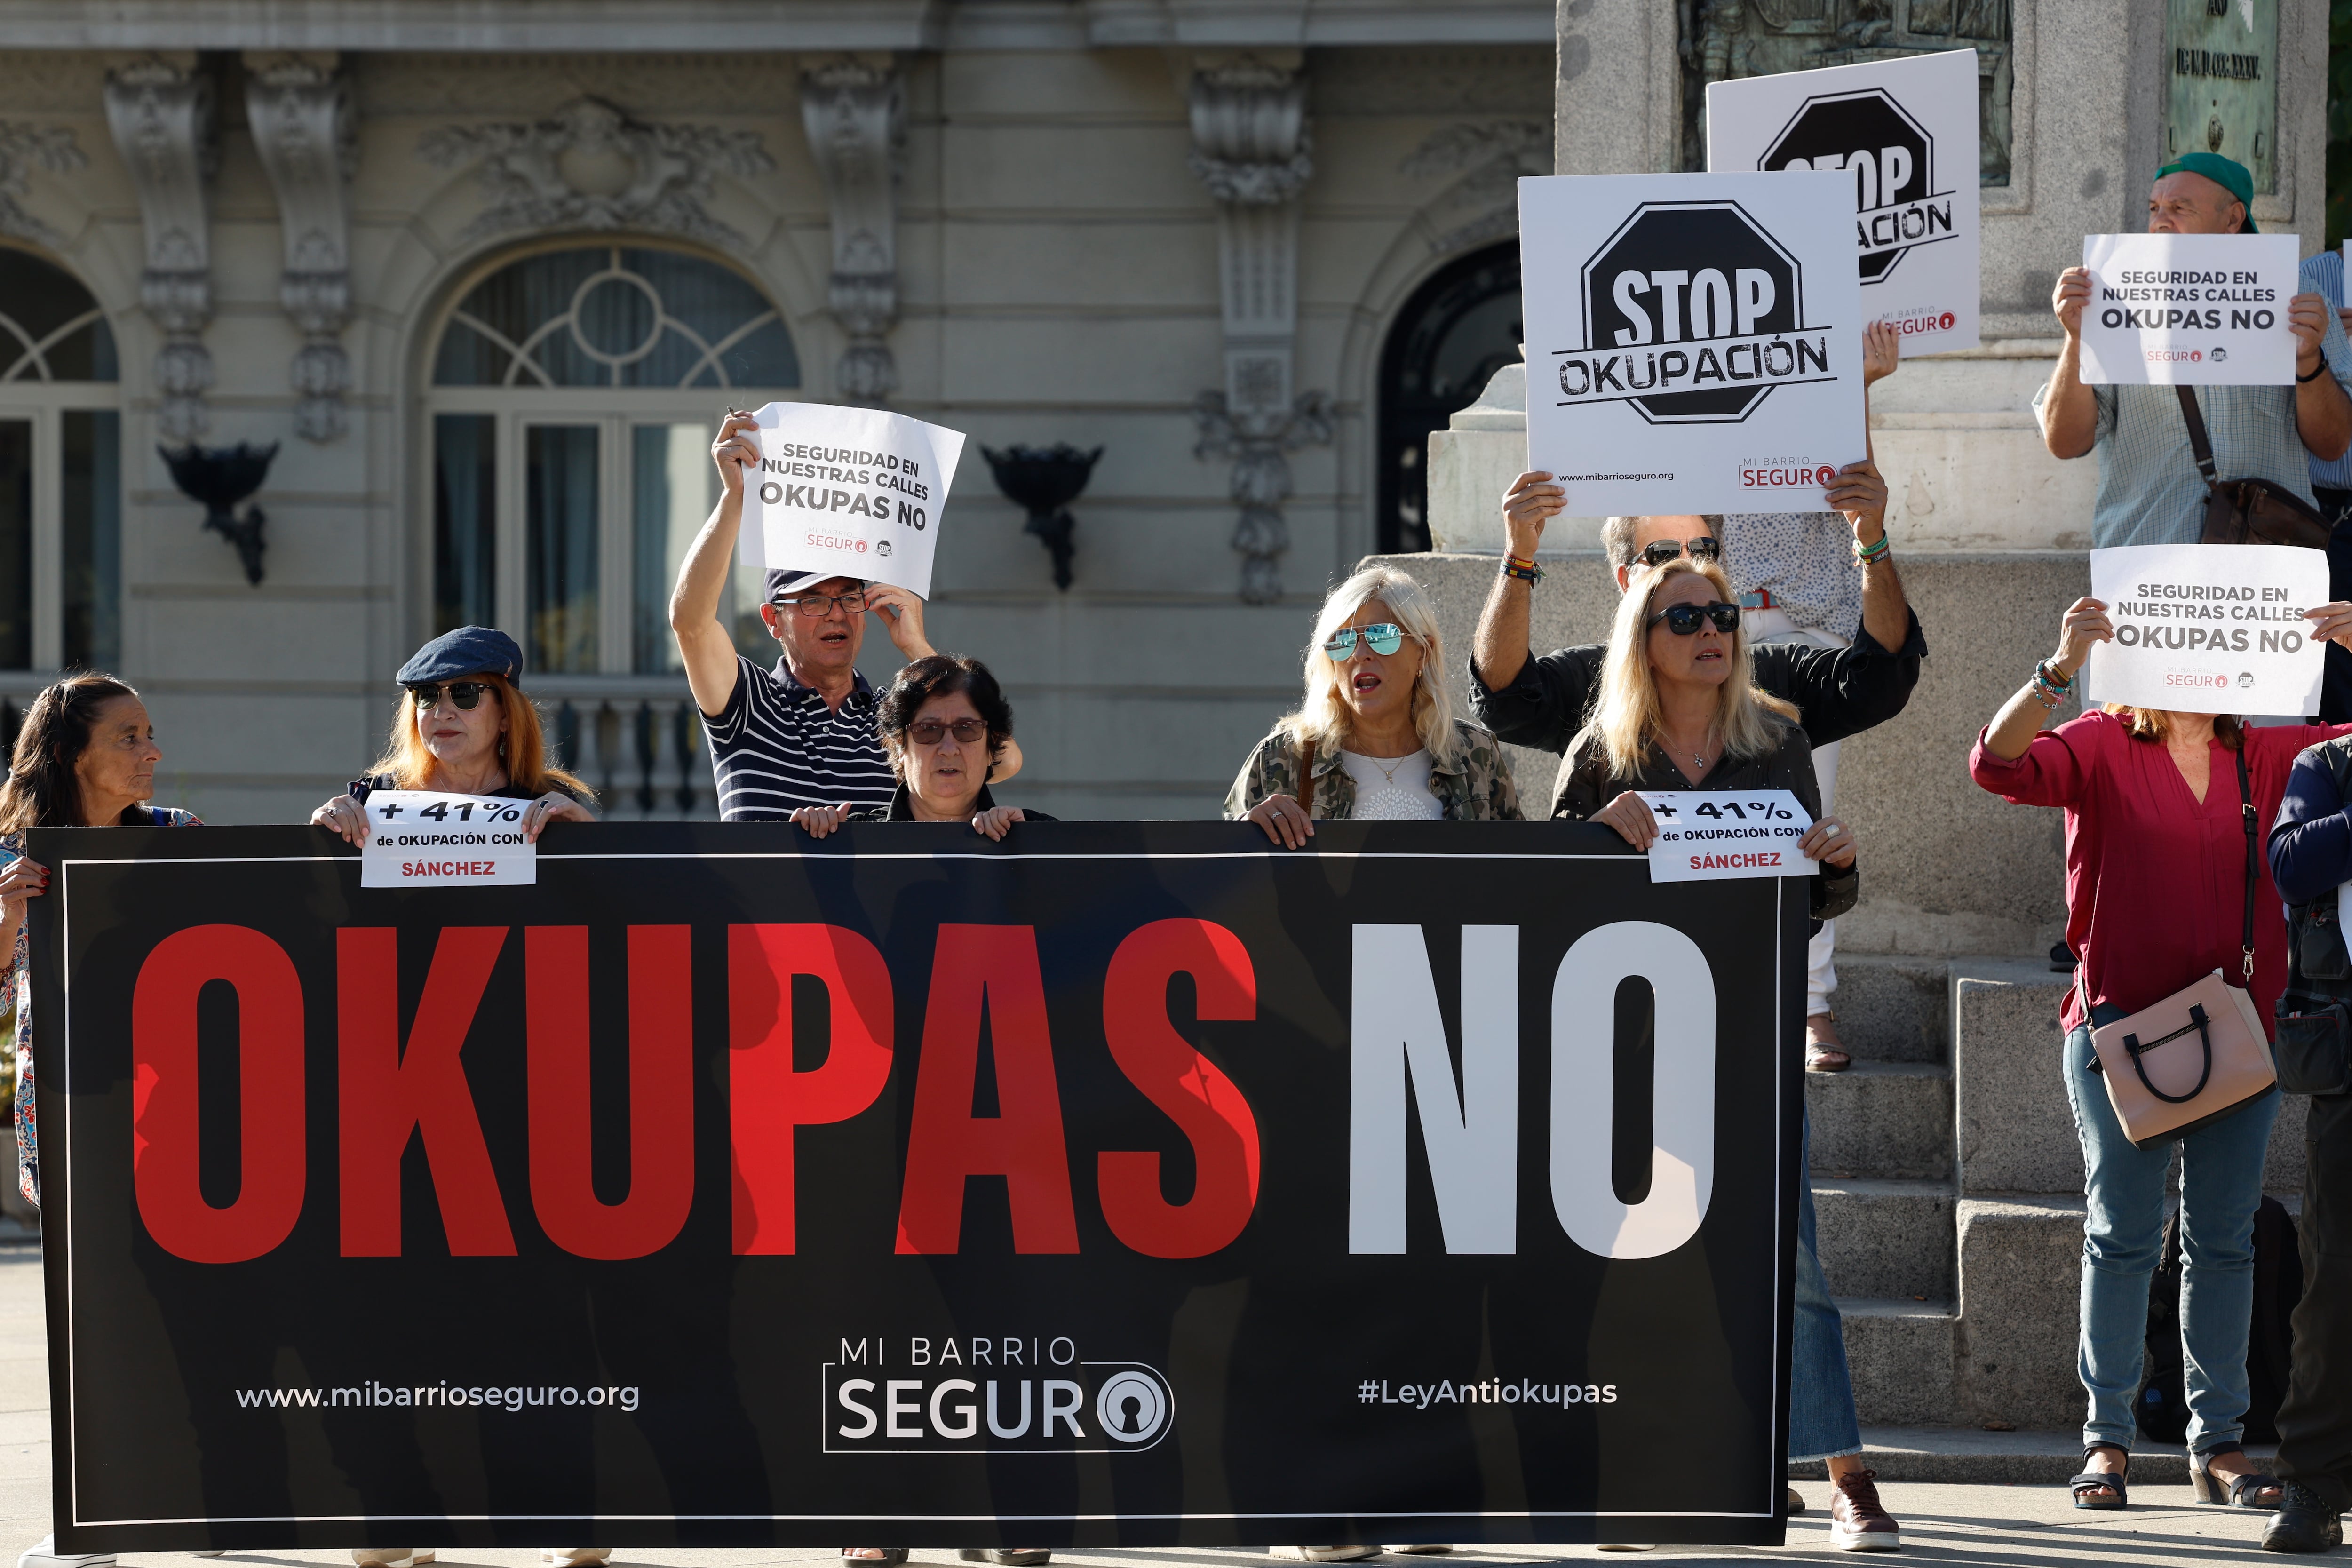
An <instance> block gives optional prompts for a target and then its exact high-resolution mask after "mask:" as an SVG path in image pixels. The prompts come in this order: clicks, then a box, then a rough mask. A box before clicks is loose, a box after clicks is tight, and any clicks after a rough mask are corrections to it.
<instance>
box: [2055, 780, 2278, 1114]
mask: <svg viewBox="0 0 2352 1568" xmlns="http://www.w3.org/2000/svg"><path fill="white" fill-rule="evenodd" d="M2237 759H2238V797H2239V800H2240V802H2241V803H2242V810H2243V812H2244V820H2245V827H2246V919H2245V927H2244V933H2243V941H2242V946H2243V949H2244V961H2243V967H2244V978H2245V979H2246V980H2247V981H2249V982H2251V981H2252V979H2253V977H2254V877H2255V866H2254V856H2255V854H2256V853H2257V852H2258V851H2257V849H2256V847H2255V844H2254V803H2253V789H2252V784H2250V783H2249V782H2248V780H2247V777H2246V753H2245V752H2244V750H2243V748H2242V747H2241V749H2240V750H2239V752H2237ZM2076 984H2078V985H2080V986H2081V987H2082V995H2083V1016H2084V1018H2085V1019H2088V1018H2089V1016H2090V1010H2091V995H2090V987H2089V985H2088V984H2085V983H2084V982H2083V981H2081V980H2080V978H2079V976H2078V978H2077V981H2076ZM2091 1049H2092V1050H2093V1051H2095V1052H2096V1053H2097V1056H2098V1061H2097V1063H2096V1068H2097V1071H2098V1073H2099V1076H2100V1077H2102V1078H2104V1079H2106V1082H2107V1102H2108V1103H2109V1104H2111V1105H2113V1106H2114V1107H2115V1108H2116V1121H2120V1122H2122V1123H2123V1129H2124V1136H2125V1137H2126V1138H2128V1139H2130V1140H2131V1141H2132V1145H2133V1147H2135V1148H2139V1149H2147V1148H2153V1147H2155V1146H2156V1145H2158V1144H2160V1143H2164V1142H2168V1141H2170V1140H2172V1139H2175V1138H2179V1137H2182V1136H2184V1135H2185V1134H2187V1133H2189V1132H2193V1131H2196V1130H2197V1129H2198V1128H2200V1127H2202V1126H2204V1125H2205V1124H2206V1123H2207V1122H2210V1121H2221V1118H2223V1117H2225V1116H2227V1115H2229V1114H2230V1113H2231V1112H2232V1111H2234V1110H2238V1109H2240V1108H2241V1107H2242V1106H2244V1105H2246V1104H2248V1103H2250V1102H2251V1101H2253V1100H2260V1099H2261V1098H2262V1097H2263V1095H2265V1094H2268V1093H2269V1092H2270V1091H2271V1090H2272V1089H2274V1088H2276V1087H2277V1085H2278V1068H2277V1065H2276V1063H2275V1062H2274V1061H2273V1058H2272V1056H2271V1047H2270V1040H2269V1037H2267V1036H2265V1035H2264V1034H2263V1020H2262V1016H2261V1015H2260V1014H2259V1013H2257V1012H2256V1011H2255V1010H2254V1003H2253V998H2252V996H2250V995H2249V994H2247V993H2246V991H2245V990H2244V989H2243V988H2242V987H2240V986H2236V985H2232V984H2230V983H2229V981H2228V980H2226V979H2225V978H2223V976H2222V973H2221V971H2220V970H2218V969H2217V970H2215V971H2213V972H2212V973H2210V974H2208V975H2206V976H2205V977H2204V978H2203V979H2201V980H2200V981H2198V982H2197V983H2196V984H2193V985H2189V986H2186V987H2184V988H2182V989H2181V990H2179V991H2176V992H2174V993H2173V994H2171V995H2169V996H2167V997H2166V998H2165V999H2164V1000H2163V1001H2161V1002H2158V1003H2156V1004H2155V1005H2152V1006H2147V1007H2143V1008H2141V1009H2140V1010H2139V1011H2138V1012H2137V1013H2134V1014H2132V1015H2131V1016H2129V1017H2126V1018H2118V1019H2116V1021H2115V1022H2114V1023H2112V1024H2103V1025H2100V1026H2096V1027H2095V1028H2094V1029H2092V1031H2091Z"/></svg>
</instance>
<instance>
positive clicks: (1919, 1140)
mask: <svg viewBox="0 0 2352 1568" xmlns="http://www.w3.org/2000/svg"><path fill="white" fill-rule="evenodd" d="M1805 1107H1806V1111H1807V1114H1808V1115H1809V1116H1811V1119H1812V1141H1813V1152H1812V1168H1813V1172H1814V1173H1815V1174H1817V1175H1823V1176H1831V1177H1834V1178H1836V1179H1838V1180H1841V1181H1844V1180H1851V1179H1853V1178H1854V1177H1857V1176H1878V1177H1889V1176H1914V1177H1933V1178H1938V1179H1940V1178H1945V1177H1948V1176H1949V1175H1950V1174H1951V1173H1952V1075H1951V1073H1950V1071H1949V1069H1948V1068H1945V1067H1943V1066H1941V1065H1940V1064H1937V1063H1934V1062H1872V1061H1857V1062H1856V1063H1854V1064H1853V1067H1851V1068H1847V1069H1846V1070H1845V1071H1843V1072H1838V1073H1818V1072H1811V1073H1807V1074H1806V1075H1805Z"/></svg>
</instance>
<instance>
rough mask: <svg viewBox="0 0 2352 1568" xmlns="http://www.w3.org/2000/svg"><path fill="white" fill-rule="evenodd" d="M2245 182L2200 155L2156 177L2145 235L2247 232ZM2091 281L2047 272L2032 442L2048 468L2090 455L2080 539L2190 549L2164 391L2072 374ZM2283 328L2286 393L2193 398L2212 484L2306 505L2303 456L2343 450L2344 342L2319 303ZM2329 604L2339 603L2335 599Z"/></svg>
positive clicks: (2347, 430) (2213, 157) (2192, 477)
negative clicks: (2089, 502) (2037, 423)
mask: <svg viewBox="0 0 2352 1568" xmlns="http://www.w3.org/2000/svg"><path fill="white" fill-rule="evenodd" d="M2252 201H2253V177H2252V175H2251V174H2247V172H2246V170H2245V167H2244V165H2242V164H2241V163H2233V162H2231V160H2230V159H2227V158H2224V157H2221V156H2220V155H2219V154H2217V153H2188V154H2186V155H2184V156H2182V157H2180V158H2178V159H2176V160H2174V161H2173V162H2172V163H2167V164H2166V165H2165V166H2164V167H2163V168H2161V169H2158V171H2157V177H2156V183H2155V184H2154V185H2152V186H2151V187H2150V188H2149V190H2148V196H2147V232H2148V233H2150V234H2252V233H2253V232H2255V230H2254V223H2253V219H2252V217H2251V216H2248V212H2247V208H2248V206H2249V205H2250V204H2251V203H2252ZM2090 297H2091V275H2090V273H2089V271H2088V270H2087V269H2086V268H2081V267H2070V268H2066V270H2065V271H2063V272H2062V273H2060V274H2059V275H2058V284H2057V287H2056V289H2054V290H2053V292H2052V294H2051V299H2050V303H2051V309H2052V310H2053V311H2054V312H2055V313H2056V315H2057V317H2058V325H2059V326H2060V328H2061V329H2063V331H2064V333H2065V341H2064V342H2063V343H2062V344H2061V345H2060V347H2059V351H2058V364H2057V368H2056V369H2055V370H2053V372H2052V373H2051V376H2050V380H2049V382H2048V383H2047V384H2044V385H2043V386H2042V390H2041V391H2040V392H2038V393H2036V394H2035V395H2034V398H2033V405H2034V408H2035V410H2036V411H2037V412H2038V414H2039V415H2040V417H2041V420H2042V441H2043V443H2044V444H2045V445H2047V446H2048V447H2049V448H2050V455H2051V456H2052V457H2053V458H2079V457H2081V456H2083V455H2084V453H2086V452H2090V451H2093V450H2096V451H2097V452H2098V454H2099V492H2098V500H2097V502H2096V504H2095V505H2094V506H2093V508H2092V510H2091V543H2092V545H2093V547H2094V548H2100V549H2104V548H2106V547H2109V546H2113V545H2119V544H2193V543H2195V542H2197V539H2198V536H2199V535H2200V533H2201V532H2202V531H2203V528H2204V519H2205V493H2206V492H2205V481H2204V479H2203V477H2202V476H2200V474H2199V473H2198V471H2197V459H2196V456H2195V454H2194V452H2193V450H2192V449H2191V447H2190V445H2189V426H2188V421H2187V419H2186V417H2185V416H2184V415H2183V413H2182V411H2181V406H2180V398H2179V392H2178V390H2177V389H2176V388H2174V387H2170V386H2112V385H2107V386H2090V385H2086V384H2084V381H2083V375H2082V352H2083V343H2082V321H2083V307H2084V304H2085V303H2086V302H2087V301H2088V300H2089V299H2090ZM2286 321H2287V325H2288V327H2289V328H2290V329H2292V330H2293V331H2294V338H2295V363H2294V369H2295V384H2294V385H2293V386H2200V387H2196V388H2193V389H2192V390H2193V392H2194V394H2195V396H2196V399H2197V405H2198V407H2199V409H2200V412H2201V413H2202V415H2203V417H2204V421H2205V428H2206V431H2207V433H2208V436H2209V437H2210V441H2211V444H2212V451H2213V463H2214V468H2215V472H2216V474H2217V475H2218V477H2219V478H2221V479H2268V480H2270V481H2271V482H2272V483H2273V484H2278V485H2283V486H2284V487H2285V488H2286V489H2289V490H2291V491H2293V492H2294V494H2295V495H2296V496H2297V497H2299V498H2301V499H2302V500H2303V501H2304V502H2305V504H2306V505H2309V504H2311V503H2312V501H2313V496H2312V493H2311V460H2312V459H2314V458H2317V459H2319V460H2321V461H2332V460H2334V459H2336V458H2341V457H2343V456H2344V455H2345V451H2346V448H2347V446H2352V395H2347V392H2346V390H2345V388H2346V384H2347V381H2352V342H2347V341H2346V339H2345V335H2344V325H2343V323H2342V322H2341V321H2337V320H2336V312H2335V310H2334V309H2333V308H2332V307H2331V305H2330V303H2329V301H2328V300H2326V299H2325V298H2323V297H2322V296H2321V295H2319V294H2316V293H2303V294H2297V295H2296V296H2295V297H2294V300H2291V301H2289V303H2288V305H2287V312H2286ZM2338 596H2339V597H2340V596H2343V595H2338Z"/></svg>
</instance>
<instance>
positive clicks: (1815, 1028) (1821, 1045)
mask: <svg viewBox="0 0 2352 1568" xmlns="http://www.w3.org/2000/svg"><path fill="white" fill-rule="evenodd" d="M1842 1047H1843V1042H1842V1041H1841V1040H1839V1038H1838V1035H1837V1015H1836V1014H1834V1013H1815V1014H1813V1015H1811V1016H1809V1017H1808V1018H1806V1020H1805V1070H1806V1071H1807V1072H1843V1071H1845V1069H1846V1068H1850V1067H1852V1066H1853V1058H1852V1057H1850V1056H1848V1055H1846V1054H1845V1052H1844V1050H1843V1048H1842Z"/></svg>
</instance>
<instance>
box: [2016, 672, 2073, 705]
mask: <svg viewBox="0 0 2352 1568" xmlns="http://www.w3.org/2000/svg"><path fill="white" fill-rule="evenodd" d="M2073 686H2074V681H2073V680H2072V679H2069V678H2068V677H2066V676H2063V675H2061V674H2060V673H2059V672H2058V671H2057V670H2056V669H2055V668H2052V666H2051V665H2050V662H2049V661H2048V660H2046V659H2045V660H2043V661H2042V663H2040V664H2037V665H2035V666H2034V667H2033V679H2032V681H2031V682H2029V683H2028V687H2027V689H2028V690H2029V691H2030V692H2031V693H2032V697H2033V700H2035V701H2036V702H2039V703H2041V704H2042V707H2044V708H2046V709H2048V710H2050V711H2051V712H2053V713H2055V712H2056V711H2057V710H2058V707H2059V705H2060V704H2061V703H2063V702H2064V701H2065V700H2066V693H2067V691H2068V689H2070V688H2072V687H2073Z"/></svg>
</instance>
